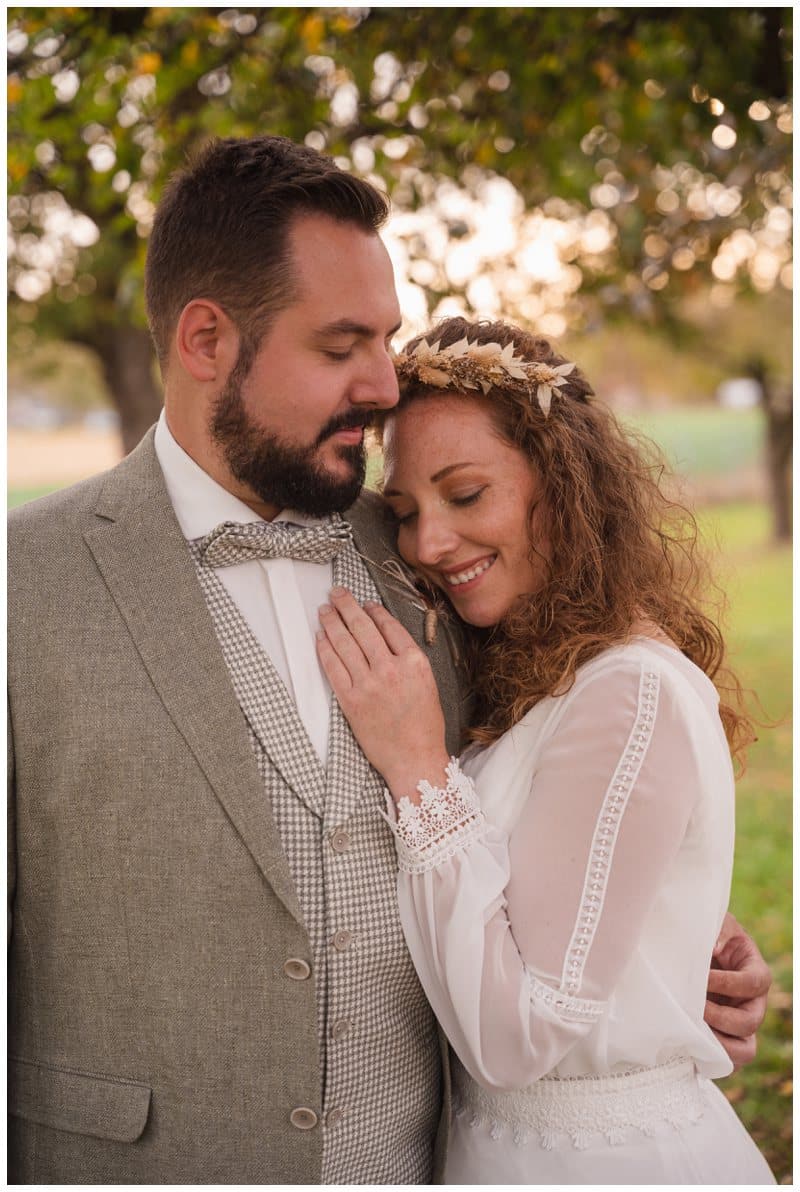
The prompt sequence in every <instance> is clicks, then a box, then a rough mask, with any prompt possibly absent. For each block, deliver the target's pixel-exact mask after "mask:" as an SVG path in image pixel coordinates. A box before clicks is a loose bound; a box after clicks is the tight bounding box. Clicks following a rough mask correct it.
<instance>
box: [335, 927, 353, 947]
mask: <svg viewBox="0 0 800 1192" xmlns="http://www.w3.org/2000/svg"><path fill="white" fill-rule="evenodd" d="M352 942H353V933H352V931H345V930H342V931H337V932H335V933H334V936H333V946H334V948H335V949H336V951H337V952H344V950H345V949H346V948H349V947H350V945H351V944H352Z"/></svg>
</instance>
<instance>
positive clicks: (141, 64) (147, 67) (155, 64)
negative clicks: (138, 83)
mask: <svg viewBox="0 0 800 1192" xmlns="http://www.w3.org/2000/svg"><path fill="white" fill-rule="evenodd" d="M160 66H161V55H160V54H156V53H155V52H149V53H147V54H140V55H139V57H138V58H137V59H136V62H135V63H134V70H135V71H136V73H137V74H140V75H144V74H155V73H156V71H158V70H159V68H160Z"/></svg>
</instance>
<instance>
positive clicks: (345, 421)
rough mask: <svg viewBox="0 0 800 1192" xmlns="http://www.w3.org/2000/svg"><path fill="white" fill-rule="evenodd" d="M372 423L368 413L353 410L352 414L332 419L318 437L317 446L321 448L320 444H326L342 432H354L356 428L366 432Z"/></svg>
mask: <svg viewBox="0 0 800 1192" xmlns="http://www.w3.org/2000/svg"><path fill="white" fill-rule="evenodd" d="M371 421H372V419H371V417H370V415H369V414H368V413H367V412H366V411H359V410H353V411H352V413H345V414H338V415H337V416H336V417H335V418H331V420H330V422H326V423H325V425H324V426H323V428H322V430H321V431H320V432H319V435H318V436H317V443H316V445H317V447H319V445H320V443H324V442H325V440H326V439H329V438H330V437H331V435H335V434H336V433H337V431H340V430H354V429H355V428H356V427H359V428H360V429H361V430H366V428H367V427H368V426H369V425H370V422H371Z"/></svg>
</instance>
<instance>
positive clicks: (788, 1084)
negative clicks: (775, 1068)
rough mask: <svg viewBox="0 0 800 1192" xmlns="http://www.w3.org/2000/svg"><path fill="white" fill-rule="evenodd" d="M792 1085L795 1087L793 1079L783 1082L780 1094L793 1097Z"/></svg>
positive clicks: (779, 1090)
mask: <svg viewBox="0 0 800 1192" xmlns="http://www.w3.org/2000/svg"><path fill="white" fill-rule="evenodd" d="M792 1087H793V1085H792V1081H791V1080H784V1082H783V1084H782V1085H781V1087H780V1088H779V1089H778V1092H779V1093H780V1095H781V1096H782V1097H791V1095H792Z"/></svg>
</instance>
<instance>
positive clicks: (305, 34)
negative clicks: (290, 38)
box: [300, 13, 325, 54]
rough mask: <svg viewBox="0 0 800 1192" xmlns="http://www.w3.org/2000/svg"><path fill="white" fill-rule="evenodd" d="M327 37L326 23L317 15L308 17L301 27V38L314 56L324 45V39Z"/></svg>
mask: <svg viewBox="0 0 800 1192" xmlns="http://www.w3.org/2000/svg"><path fill="white" fill-rule="evenodd" d="M324 35H325V22H324V21H323V19H322V17H321V16H318V14H317V13H313V14H312V15H311V16H308V17H306V19H305V20H304V21H303V23H302V25H301V26H300V36H301V37H302V39H303V41H304V42H305V44H306V49H308V50H309V51H310V52H311V53H312V54H314V53H316V51H317V50H318V49H319V47H320V45H321V44H322V38H323V37H324Z"/></svg>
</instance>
